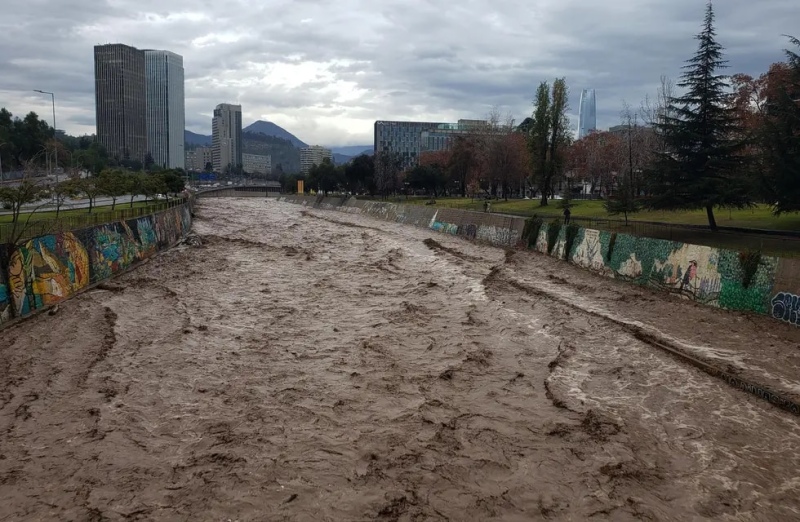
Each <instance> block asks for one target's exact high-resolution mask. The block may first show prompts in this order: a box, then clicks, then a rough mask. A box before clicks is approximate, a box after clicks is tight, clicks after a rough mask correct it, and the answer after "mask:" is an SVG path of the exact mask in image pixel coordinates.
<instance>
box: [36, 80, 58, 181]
mask: <svg viewBox="0 0 800 522" xmlns="http://www.w3.org/2000/svg"><path fill="white" fill-rule="evenodd" d="M33 92H38V93H41V94H49V95H50V99H51V100H52V102H53V161H54V162H55V163H56V184H58V148H57V147H56V144H55V140H56V95H55V94H53V93H52V92H47V91H42V90H40V89H34V90H33Z"/></svg>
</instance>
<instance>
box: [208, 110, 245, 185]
mask: <svg viewBox="0 0 800 522" xmlns="http://www.w3.org/2000/svg"><path fill="white" fill-rule="evenodd" d="M211 156H212V160H211V161H212V163H213V164H214V172H218V173H222V172H225V169H226V168H227V167H228V165H230V166H231V167H236V166H237V165H241V164H242V106H241V105H232V104H230V103H220V104H219V105H217V108H216V109H214V118H213V119H212V120H211Z"/></svg>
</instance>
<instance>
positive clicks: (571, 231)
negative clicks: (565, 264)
mask: <svg viewBox="0 0 800 522" xmlns="http://www.w3.org/2000/svg"><path fill="white" fill-rule="evenodd" d="M580 229H581V227H579V226H578V225H576V224H575V223H570V224H569V225H567V232H566V234H565V236H566V241H565V243H564V259H566V260H567V261H569V253H570V252H572V247H573V246H574V245H575V239H576V238H577V237H578V231H579V230H580Z"/></svg>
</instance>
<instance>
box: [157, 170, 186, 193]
mask: <svg viewBox="0 0 800 522" xmlns="http://www.w3.org/2000/svg"><path fill="white" fill-rule="evenodd" d="M161 177H162V179H163V180H164V184H165V185H166V187H167V190H166V192H167V193H172V194H174V195H175V196H177V195H178V194H179V193H180V192H183V189H184V188H186V182H185V181H184V179H183V176H182V175H181V171H180V170H179V169H173V170H166V171H164V172H162V173H161Z"/></svg>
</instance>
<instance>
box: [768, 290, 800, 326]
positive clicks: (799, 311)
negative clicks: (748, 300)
mask: <svg viewBox="0 0 800 522" xmlns="http://www.w3.org/2000/svg"><path fill="white" fill-rule="evenodd" d="M770 304H771V305H772V317H774V318H775V319H779V320H781V321H786V322H787V323H789V324H793V325H795V326H800V296H797V295H794V294H790V293H788V292H781V293H779V294H777V295H776V296H775V297H773V298H772V301H770Z"/></svg>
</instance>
